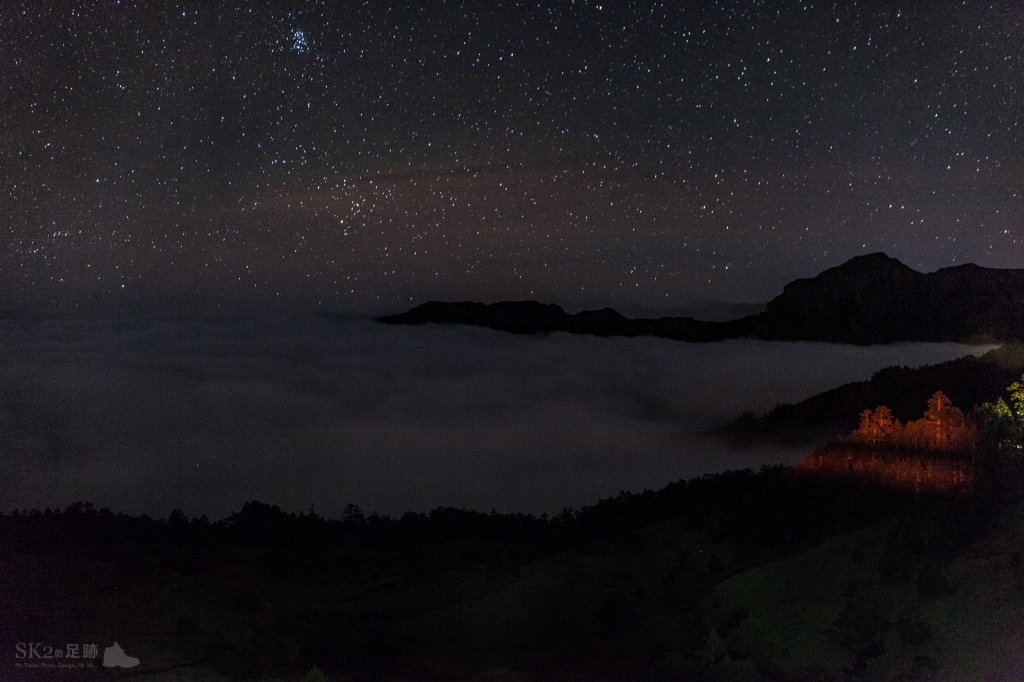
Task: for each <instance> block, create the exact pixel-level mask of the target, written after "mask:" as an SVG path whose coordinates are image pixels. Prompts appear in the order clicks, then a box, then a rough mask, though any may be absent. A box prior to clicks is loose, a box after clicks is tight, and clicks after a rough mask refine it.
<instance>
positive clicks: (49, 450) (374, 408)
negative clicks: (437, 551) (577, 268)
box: [0, 316, 972, 518]
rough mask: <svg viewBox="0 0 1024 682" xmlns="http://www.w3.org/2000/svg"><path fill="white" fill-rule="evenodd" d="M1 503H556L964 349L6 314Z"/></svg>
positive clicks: (697, 458)
mask: <svg viewBox="0 0 1024 682" xmlns="http://www.w3.org/2000/svg"><path fill="white" fill-rule="evenodd" d="M0 348H3V353H2V354H0V452H2V453H3V457H2V458H0V480H3V481H4V484H3V486H2V487H0V510H5V511H6V510H10V509H12V508H15V507H18V508H25V507H45V506H65V505H67V504H69V503H70V502H73V501H75V500H79V499H81V500H86V501H92V502H94V503H95V504H96V505H97V506H109V507H111V508H112V509H114V510H117V511H125V512H129V513H140V512H147V513H149V514H151V515H158V516H163V515H165V514H166V513H167V512H169V511H170V510H171V509H174V508H182V509H183V510H185V512H186V513H188V514H190V515H198V514H203V513H205V514H208V515H210V516H211V517H212V518H221V517H223V516H224V515H226V514H227V513H229V512H230V511H232V510H236V509H238V508H239V507H240V506H241V504H242V503H243V502H245V501H247V500H251V499H259V500H262V501H265V502H270V503H274V504H279V505H281V506H282V507H284V508H286V509H289V510H294V511H298V510H303V509H309V508H310V505H311V504H315V505H316V510H317V511H318V512H321V513H323V514H325V515H328V516H337V515H339V514H340V512H341V509H342V508H343V507H344V505H345V504H347V503H349V502H354V503H356V504H359V505H360V506H361V507H363V509H364V510H366V511H373V510H376V511H380V512H382V513H390V514H396V513H401V512H403V511H406V510H417V511H421V510H427V509H431V508H434V507H437V506H441V505H452V506H457V507H463V506H465V507H469V508H476V509H481V510H490V509H492V508H493V509H498V510H500V511H530V512H543V511H548V512H551V511H557V510H559V509H561V508H562V507H563V506H577V507H578V506H580V505H582V504H588V503H592V502H594V501H596V500H597V499H598V498H600V497H605V496H608V495H613V494H616V493H618V492H619V491H620V490H634V491H639V490H642V489H644V488H657V487H660V486H662V485H664V484H666V483H668V482H670V481H673V480H677V479H679V478H688V477H692V476H696V475H700V474H702V473H705V472H711V471H720V470H724V469H727V468H736V467H747V466H752V467H756V466H759V465H760V464H762V463H776V462H784V463H793V462H795V461H797V460H798V459H799V457H800V456H801V455H802V454H803V452H802V451H800V450H794V449H787V448H782V447H763V448H760V449H754V450H749V451H744V452H737V451H734V450H732V449H730V448H729V447H728V446H727V445H726V444H725V443H722V442H720V441H717V440H714V439H710V438H707V437H704V436H703V435H701V434H702V433H703V432H704V431H706V430H707V429H708V428H710V427H712V426H714V425H716V424H718V423H720V422H722V421H724V420H727V419H729V418H731V417H734V416H736V415H737V414H740V413H742V412H744V411H747V410H754V411H765V410H768V409H770V408H771V407H773V406H774V405H775V404H776V403H779V402H792V401H796V400H800V399H802V398H805V397H808V396H810V395H812V394H814V393H817V392H819V391H822V390H825V389H828V388H831V387H834V386H837V385H839V384H842V383H844V382H847V381H853V380H858V379H866V378H868V377H869V376H870V375H871V373H872V372H873V371H875V370H877V369H879V368H881V367H885V366H888V365H893V364H906V365H919V364H930V363H935V362H940V361H943V360H947V359H950V358H953V357H958V356H960V355H963V354H965V353H967V352H971V350H972V349H970V348H968V347H964V346H958V345H955V344H908V345H896V346H886V347H853V346H835V345H828V344H809V343H799V344H794V343H778V342H761V341H747V340H738V341H729V342H724V343H716V344H687V343H679V342H674V341H669V340H665V339H653V338H637V339H623V338H620V339H616V338H612V339H599V338H595V337H586V336H571V335H567V334H552V335H547V336H534V337H525V336H514V335H510V334H505V333H502V332H496V331H492V330H485V329H475V328H468V327H441V326H426V327H411V328H410V327H390V326H385V325H380V324H377V323H374V322H370V321H366V320H330V319H324V318H319V317H299V316H292V317H289V316H277V317H265V318H254V317H251V318H238V319H197V318H179V319H174V318H167V317H163V318H161V317H134V318H130V319H121V320H103V321H97V320H85V321H83V320H77V321H67V320H64V321H55V320H7V321H0Z"/></svg>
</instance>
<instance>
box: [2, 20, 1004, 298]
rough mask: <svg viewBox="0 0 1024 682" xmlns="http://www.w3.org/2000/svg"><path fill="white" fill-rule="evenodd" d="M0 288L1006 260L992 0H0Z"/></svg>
mask: <svg viewBox="0 0 1024 682" xmlns="http://www.w3.org/2000/svg"><path fill="white" fill-rule="evenodd" d="M0 26H2V28H3V31H4V34H5V38H4V44H3V47H0V51H2V55H3V57H4V64H5V67H4V69H3V70H2V73H0V86H2V92H3V93H4V94H3V99H4V107H3V108H2V110H0V117H2V120H3V126H2V131H3V132H2V134H0V179H2V181H3V185H4V187H5V188H6V189H7V191H6V192H5V193H4V197H3V199H2V203H0V206H2V207H3V211H2V215H3V216H4V217H5V224H3V225H0V234H3V235H4V242H6V243H5V248H4V249H3V250H2V251H0V297H2V300H0V303H3V304H4V305H7V306H26V305H27V306H40V305H47V306H49V305H58V306H67V305H85V304H96V303H100V304H106V305H128V304H134V303H145V302H153V301H188V300H196V301H203V302H206V303H210V302H213V303H217V304H221V305H228V306H230V305H240V304H246V303H255V304H262V303H265V302H267V301H281V302H286V303H289V304H299V305H303V306H313V307H318V308H322V309H331V310H350V311H382V310H390V309H395V308H401V307H404V306H406V305H407V304H408V303H410V302H421V301H423V300H426V299H430V298H437V299H476V300H497V299H521V298H537V299H541V300H546V301H551V302H558V303H562V304H565V305H567V306H568V307H570V308H571V307H573V306H584V305H595V304H596V305H614V306H616V307H619V308H621V309H623V310H629V309H630V307H633V308H635V309H645V310H669V309H672V308H673V307H678V306H682V305H684V304H685V303H686V302H687V301H690V300H693V299H700V298H712V299H714V298H718V299H726V300H766V299H767V298H770V297H771V296H773V295H775V294H776V293H778V291H779V290H780V288H781V286H782V285H783V284H784V283H785V282H787V281H789V280H791V279H793V278H795V277H799V276H809V275H813V274H815V273H816V272H817V271H819V270H821V269H823V268H825V267H829V266H832V265H835V264H838V263H840V262H842V261H844V260H846V259H848V258H849V257H851V256H854V255H857V254H860V253H865V252H868V251H878V250H884V251H886V252H888V253H889V254H890V255H893V256H896V257H898V258H900V259H902V260H904V262H906V263H908V264H909V265H911V266H913V267H917V268H920V269H924V270H930V269H935V268H938V267H944V266H947V265H953V264H957V263H962V262H966V261H973V262H976V263H979V264H981V265H986V266H991V267H1021V266H1022V265H1024V173H1022V170H1024V167H1022V162H1021V159H1022V158H1024V153H1022V152H1024V144H1022V143H1024V129H1022V126H1021V115H1022V113H1021V112H1024V95H1022V87H1024V82H1022V71H1021V67H1022V65H1021V58H1022V53H1021V50H1020V45H1021V44H1024V9H1022V8H1021V6H1020V5H1019V4H1018V3H1014V2H1002V3H984V4H982V3H974V2H963V3H960V2H957V3H953V2H938V3H927V4H925V3H891V2H857V3H819V2H811V1H809V0H789V1H787V2H755V1H752V0H747V1H745V2H729V1H725V0H721V1H718V2H626V1H624V0H586V1H584V0H552V1H550V2H542V3H535V4H526V3H512V2H500V1H499V2H442V1H438V2H395V3H388V2H370V1H367V2H348V1H346V2H329V1H322V2H317V1H315V0H310V1H303V2H298V1H291V2H272V3H239V4H235V5H230V4H228V3H212V2H204V1H200V0H187V1H185V2H167V3H126V2H116V1H114V0H101V1H99V2H69V3H39V2H24V1H23V2H10V3H5V4H4V7H3V8H2V9H0Z"/></svg>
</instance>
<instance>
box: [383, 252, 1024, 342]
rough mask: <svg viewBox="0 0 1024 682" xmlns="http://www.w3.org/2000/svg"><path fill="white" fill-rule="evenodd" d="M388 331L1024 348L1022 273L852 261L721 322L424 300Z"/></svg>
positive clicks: (394, 318) (390, 319)
mask: <svg viewBox="0 0 1024 682" xmlns="http://www.w3.org/2000/svg"><path fill="white" fill-rule="evenodd" d="M378 321H379V322H384V323H387V324H426V323H429V322H434V323H447V324H468V325H475V326H481V327H490V328H492V329H500V330H503V331H508V332H513V333H517V334H534V333H538V332H553V331H562V332H569V333H574V334H593V335H596V336H659V337H664V338H669V339H677V340H681V341H721V340H724V339H733V338H743V337H751V338H760V339H772V340H784V341H829V342H834V343H857V344H872V343H896V342H902V341H980V340H990V341H997V340H998V341H1010V340H1020V339H1024V270H1017V269H1014V270H1010V269H993V268H983V267H980V266H977V265H973V264H966V265H958V266H954V267H949V268H943V269H941V270H938V271H936V272H932V273H921V272H917V271H916V270H913V269H912V268H910V267H908V266H906V265H904V264H903V263H901V262H900V261H898V260H896V259H895V258H890V257H889V256H887V255H886V254H884V253H873V254H869V255H866V256H857V257H855V258H851V259H850V260H849V261H847V262H846V263H843V264H842V265H839V266H837V267H834V268H830V269H828V270H825V271H824V272H822V273H820V274H819V275H817V276H816V277H812V278H808V279H798V280H795V281H793V282H790V283H789V284H787V285H786V286H785V287H784V288H783V290H782V293H781V294H779V295H778V296H776V297H775V298H774V299H773V300H772V301H770V302H769V303H768V305H767V309H766V310H765V311H764V312H761V313H758V314H756V315H748V316H747V317H743V318H740V319H738V320H730V321H727V322H707V321H702V320H695V319H693V318H692V317H661V318H656V319H630V318H627V317H624V316H622V315H620V314H619V313H617V312H616V311H614V310H612V309H611V308H604V309H602V310H585V311H583V312H580V313H576V314H575V315H571V314H569V313H567V312H565V311H564V310H562V308H560V307H559V306H557V305H554V304H542V303H538V302H537V301H504V302H501V303H494V304H490V305H488V304H484V303H472V302H460V303H444V302H437V301H431V302H429V303H424V304H422V305H419V306H417V307H415V308H413V309H411V310H409V311H408V312H405V313H401V314H398V315H389V316H386V317H381V318H378Z"/></svg>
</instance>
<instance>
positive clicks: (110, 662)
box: [103, 642, 139, 668]
mask: <svg viewBox="0 0 1024 682" xmlns="http://www.w3.org/2000/svg"><path fill="white" fill-rule="evenodd" d="M138 664H139V659H137V658H135V657H134V656H129V655H128V654H126V653H125V652H124V649H122V648H121V645H120V644H118V643H117V642H114V644H113V645H112V646H108V647H107V648H106V649H104V650H103V667H104V668H134V667H135V666H137V665H138Z"/></svg>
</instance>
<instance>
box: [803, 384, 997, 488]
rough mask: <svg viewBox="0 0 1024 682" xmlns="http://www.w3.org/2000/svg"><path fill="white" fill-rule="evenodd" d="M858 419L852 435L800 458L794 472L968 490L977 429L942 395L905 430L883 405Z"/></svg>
mask: <svg viewBox="0 0 1024 682" xmlns="http://www.w3.org/2000/svg"><path fill="white" fill-rule="evenodd" d="M860 418H861V420H860V427H859V428H858V429H857V430H856V431H854V432H853V433H851V434H850V435H849V436H843V437H840V438H837V439H836V440H834V441H832V442H831V443H828V444H826V445H825V446H824V447H822V448H820V449H818V450H815V451H814V452H812V453H811V454H809V455H807V456H806V457H804V459H803V460H802V461H801V462H800V464H799V465H797V471H800V472H804V473H808V474H814V475H821V476H827V477H829V478H850V479H856V480H861V481H864V482H867V483H873V484H877V485H885V486H890V487H896V488H903V489H907V490H915V491H932V492H947V493H954V492H959V491H961V490H966V489H969V488H970V487H971V486H972V485H973V484H974V463H973V454H974V449H975V446H976V443H977V438H978V431H977V427H976V426H975V424H974V422H973V421H971V420H970V419H968V418H967V417H965V416H964V414H963V412H961V411H960V410H959V409H957V408H956V407H954V406H953V404H952V403H951V402H950V400H949V398H948V397H946V395H945V394H944V393H943V392H942V391H936V393H935V395H933V396H932V397H931V399H929V400H928V410H927V411H926V412H925V413H924V417H922V418H921V419H918V420H916V421H911V422H907V424H906V425H903V424H901V423H900V421H899V420H898V419H896V418H895V417H894V416H893V414H892V411H891V410H890V409H889V408H888V407H886V406H884V405H880V406H878V408H876V409H875V410H874V411H872V410H865V411H864V412H862V413H861V415H860Z"/></svg>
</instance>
